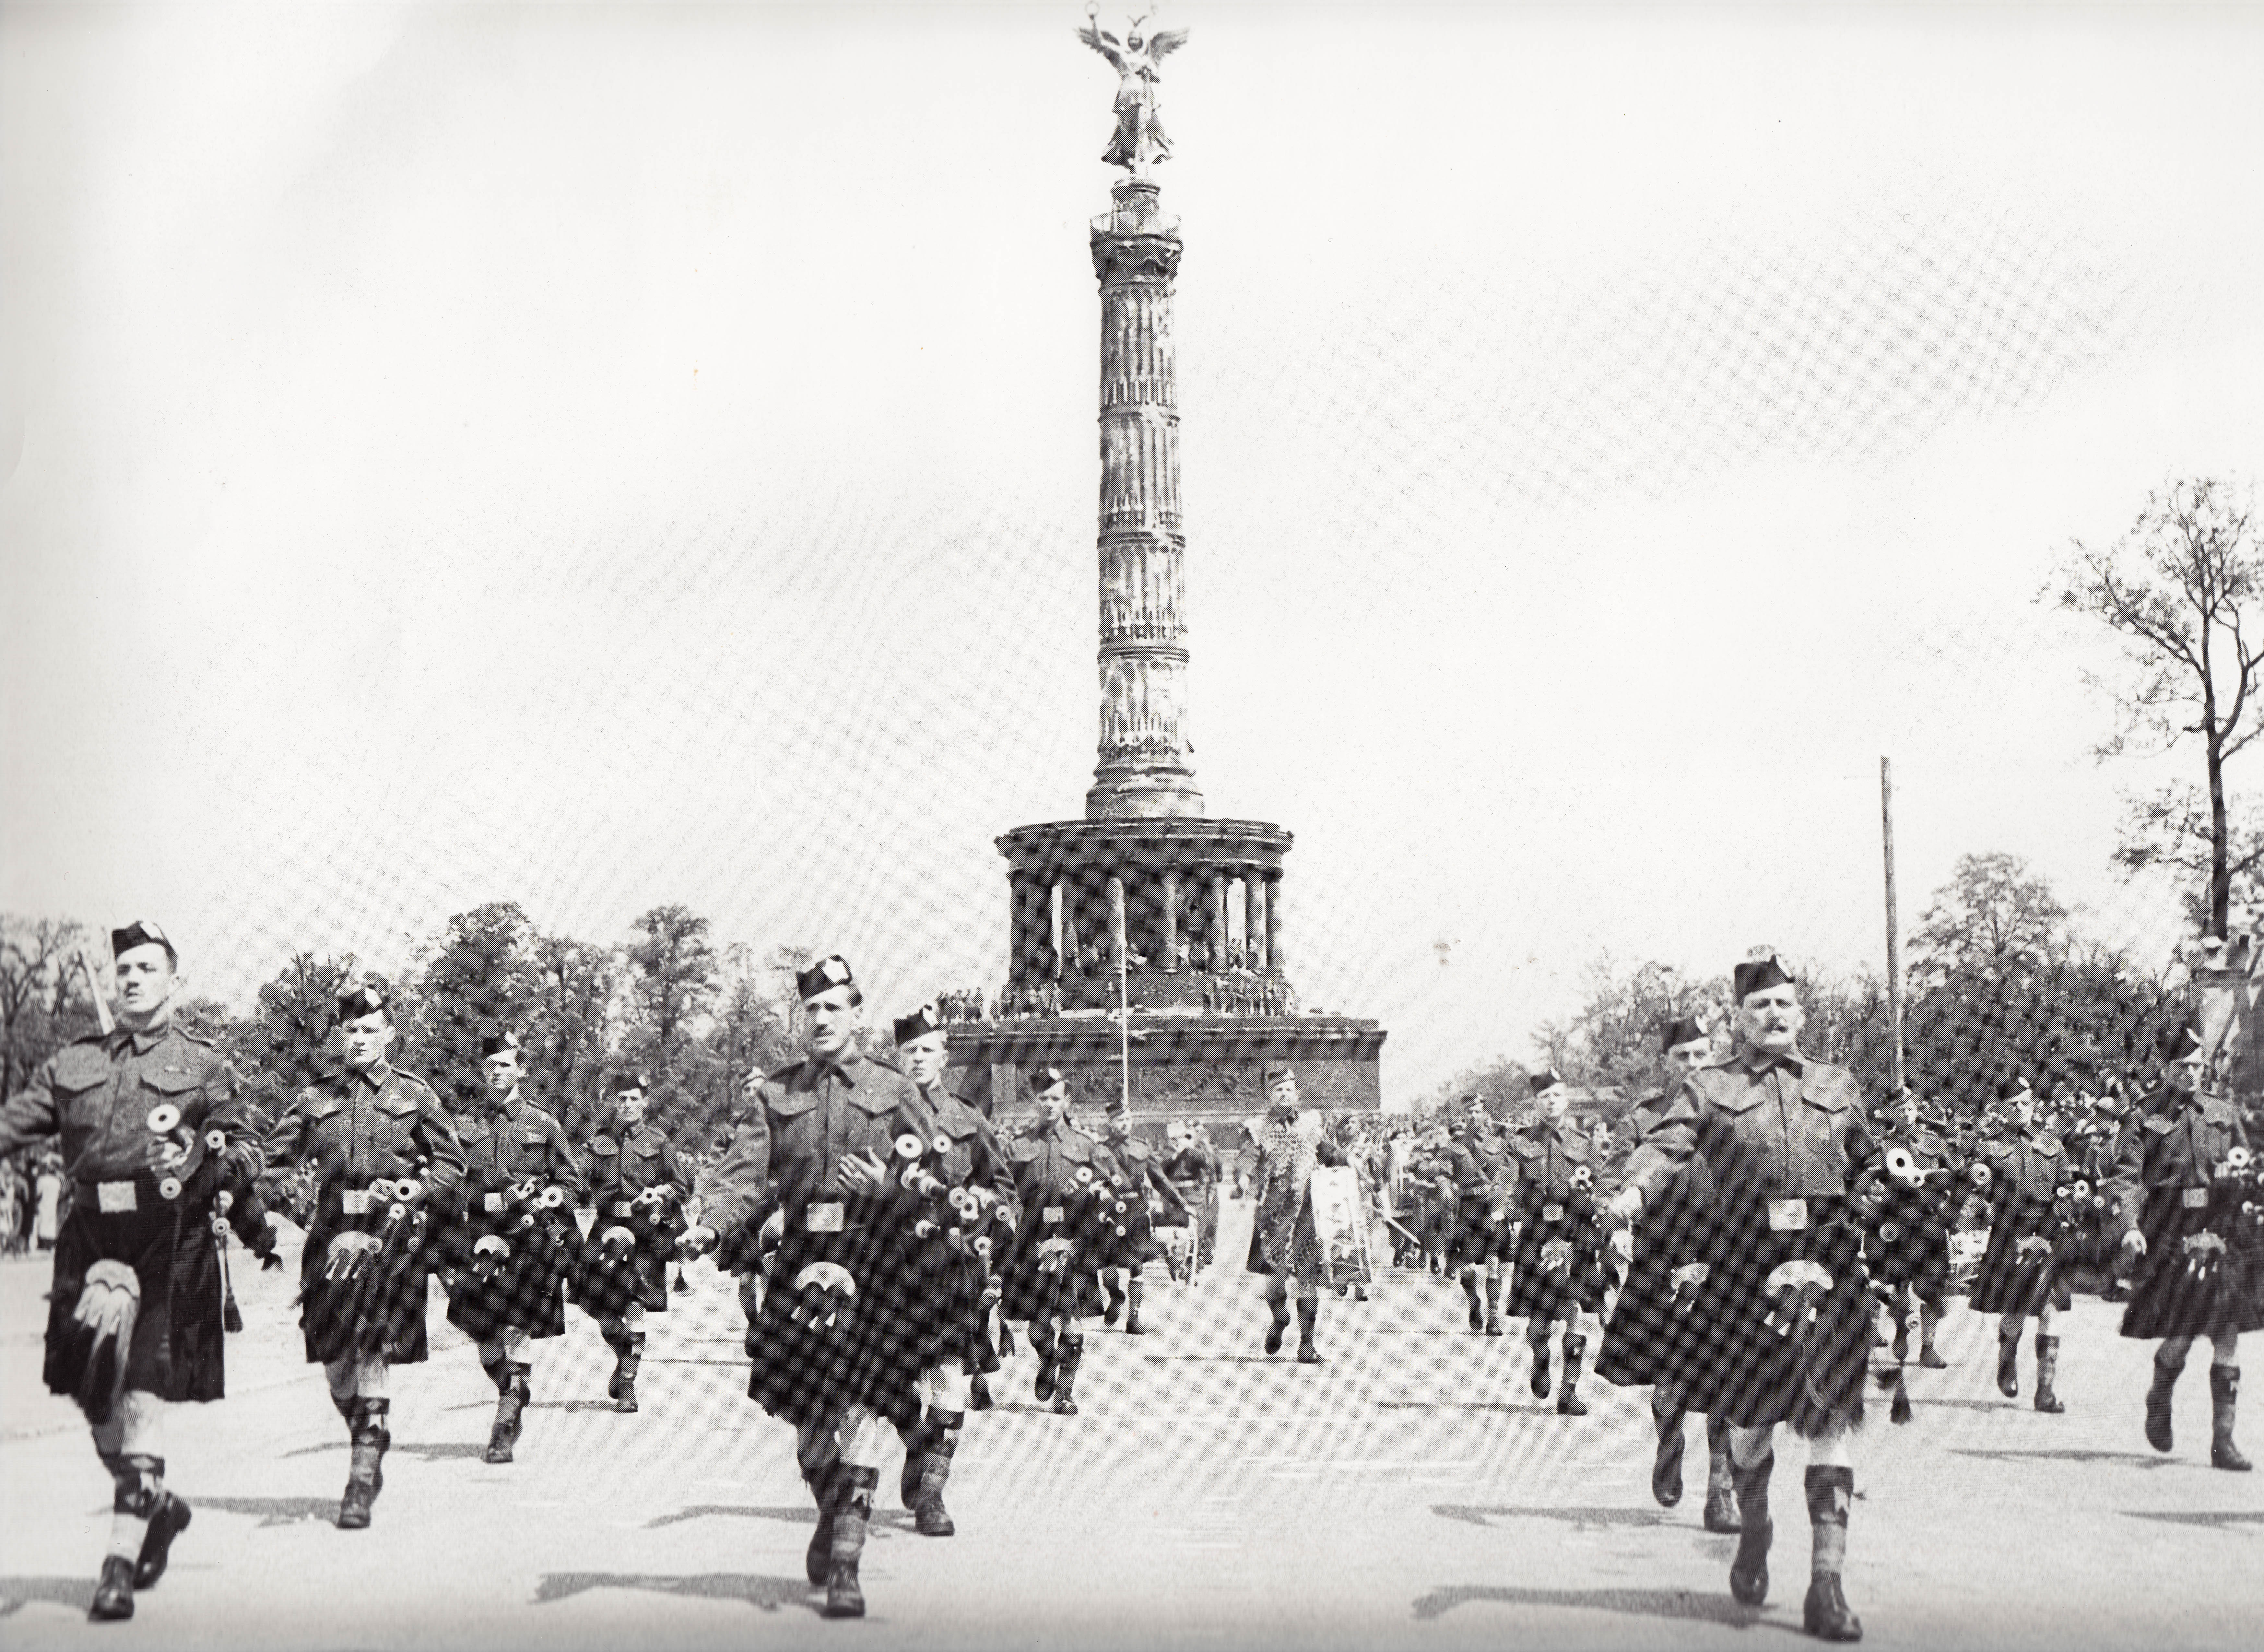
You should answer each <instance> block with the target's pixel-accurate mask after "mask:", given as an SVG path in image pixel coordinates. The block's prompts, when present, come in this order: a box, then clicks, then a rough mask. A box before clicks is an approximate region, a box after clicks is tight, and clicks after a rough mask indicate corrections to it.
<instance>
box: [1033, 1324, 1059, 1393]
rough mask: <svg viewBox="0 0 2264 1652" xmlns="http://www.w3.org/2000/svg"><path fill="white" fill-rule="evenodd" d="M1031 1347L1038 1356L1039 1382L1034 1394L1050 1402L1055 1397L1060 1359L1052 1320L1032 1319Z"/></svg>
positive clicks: (1035, 1386)
mask: <svg viewBox="0 0 2264 1652" xmlns="http://www.w3.org/2000/svg"><path fill="white" fill-rule="evenodd" d="M1030 1347H1031V1348H1032V1350H1034V1351H1035V1352H1036V1354H1037V1356H1038V1380H1037V1382H1036V1384H1035V1385H1034V1388H1033V1390H1032V1392H1033V1393H1034V1394H1035V1395H1036V1396H1037V1397H1038V1398H1039V1399H1040V1400H1050V1399H1052V1398H1053V1397H1054V1374H1055V1371H1056V1367H1057V1364H1058V1359H1059V1356H1058V1355H1057V1354H1056V1351H1055V1347H1054V1322H1053V1321H1052V1320H1051V1319H1050V1318H1045V1319H1041V1318H1037V1317H1035V1316H1033V1317H1032V1318H1031V1320H1030Z"/></svg>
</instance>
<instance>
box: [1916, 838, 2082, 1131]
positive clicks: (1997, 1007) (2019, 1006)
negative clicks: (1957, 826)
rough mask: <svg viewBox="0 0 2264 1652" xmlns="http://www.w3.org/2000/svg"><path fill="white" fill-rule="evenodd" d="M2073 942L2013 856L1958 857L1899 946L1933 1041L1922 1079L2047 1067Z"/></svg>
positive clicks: (1986, 1078)
mask: <svg viewBox="0 0 2264 1652" xmlns="http://www.w3.org/2000/svg"><path fill="white" fill-rule="evenodd" d="M2071 949H2072V938H2071V937H2070V935H2069V933H2068V923H2067V909H2065V908H2064V907H2063V906H2061V905H2060V903H2059V902H2058V900H2057V898H2055V897H2054V895H2052V892H2051V888H2050V885H2049V884H2048V883H2047V882H2046V881H2045V880H2043V879H2042V878H2040V877H2038V876H2036V875H2035V873H2032V872H2030V871H2029V870H2028V866H2027V864H2026V863H2025V862H2024V861H2022V860H2021V859H2019V857H2017V856H2014V855H2007V854H1985V855H1966V856H1963V857H1962V858H1961V859H1959V860H1958V862H1957V865H1956V870H1955V871H1954V872H1953V873H1951V876H1950V880H1949V882H1948V885H1946V886H1945V887H1944V888H1941V889H1940V890H1939V891H1937V892H1936V893H1935V895H1934V902H1933V904H1932V905H1931V906H1929V907H1928V908H1927V911H1926V916H1925V917H1923V918H1922V919H1920V920H1919V927H1918V929H1917V930H1916V931H1914V932H1913V933H1912V936H1911V938H1910V945H1909V947H1908V951H1909V953H1911V958H1912V969H1911V975H1912V981H1913V982H1914V983H1915V984H1916V986H1917V987H1918V988H1919V989H1920V990H1921V991H1922V992H1923V993H1924V994H1925V995H1926V997H1927V1019H1928V1021H1929V1022H1930V1024H1931V1025H1930V1026H1929V1033H1930V1035H1931V1037H1932V1038H1933V1039H1934V1040H1936V1041H1937V1043H1938V1047H1937V1048H1935V1049H1934V1051H1932V1052H1931V1054H1934V1057H1935V1059H1934V1061H1933V1063H1932V1064H1931V1072H1930V1076H1933V1077H1934V1079H1935V1082H1936V1083H1938V1084H1940V1085H1941V1088H1942V1089H1943V1090H1947V1091H1949V1092H1952V1093H1956V1092H1971V1091H1975V1090H1980V1089H1982V1088H1984V1087H1985V1086H1986V1085H1987V1084H1989V1083H1993V1082H1994V1081H1995V1080H1996V1079H1998V1078H2001V1077H2004V1076H2006V1075H2008V1074H2011V1073H2013V1072H2015V1071H2019V1070H2021V1069H2025V1068H2030V1067H2035V1068H2045V1067H2048V1066H2050V1064H2051V1062H2052V1057H2053V1056H2054V1055H2055V1054H2057V1051H2056V1050H2055V1049H2054V1048H2053V1045H2054V1043H2055V1041H2056V1040H2055V1039H2054V1037H2053V1034H2054V1032H2055V1031H2056V1029H2057V1022H2058V1020H2059V1018H2060V1011H2061V1010H2062V1008H2063V1006H2064V997H2065V994H2066V989H2067V968H2066V964H2067V960H2068V957H2069V954H2070V952H2071ZM2030 1077H2031V1079H2032V1081H2033V1082H2039V1083H2041V1082H2043V1081H2042V1079H2041V1078H2040V1077H2039V1076H2036V1075H2035V1074H2031V1075H2030Z"/></svg>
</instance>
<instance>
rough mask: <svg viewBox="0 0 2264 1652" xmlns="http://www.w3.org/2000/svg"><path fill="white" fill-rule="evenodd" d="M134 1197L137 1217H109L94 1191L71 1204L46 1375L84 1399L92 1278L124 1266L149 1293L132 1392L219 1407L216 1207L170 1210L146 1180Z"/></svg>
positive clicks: (137, 1326) (222, 1382)
mask: <svg viewBox="0 0 2264 1652" xmlns="http://www.w3.org/2000/svg"><path fill="white" fill-rule="evenodd" d="M134 1192H135V1204H136V1206H137V1208H135V1209H134V1210H131V1211H121V1212H117V1213H113V1214H109V1215H104V1214H101V1213H100V1212H99V1211H98V1210H97V1209H96V1208H95V1199H94V1196H93V1194H92V1192H91V1190H87V1191H84V1192H82V1194H81V1195H80V1196H79V1197H76V1198H74V1199H72V1200H71V1206H70V1209H69V1212H68V1213H67V1214H65V1215H64V1217H63V1220H62V1226H61V1227H60V1228H58V1229H57V1230H56V1234H55V1250H54V1286H53V1288H52V1290H51V1291H50V1292H49V1293H48V1297H47V1349H46V1359H45V1360H44V1361H43V1371H42V1375H43V1376H44V1378H45V1379H46V1381H47V1388H49V1390H50V1391H51V1392H53V1393H56V1394H62V1395H69V1394H71V1393H72V1392H74V1391H75V1389H76V1387H77V1375H78V1373H77V1370H76V1364H77V1362H76V1361H75V1360H74V1359H72V1357H71V1352H70V1350H71V1346H72V1343H73V1340H74V1337H73V1330H72V1328H73V1326H74V1324H75V1323H76V1314H77V1310H78V1298H79V1293H80V1291H81V1290H82V1289H83V1288H84V1286H85V1284H86V1271H87V1270H88V1269H89V1268H91V1267H92V1266H93V1265H94V1264H96V1263H98V1262H123V1263H125V1264H127V1265H129V1266H130V1267H132V1268H133V1270H134V1278H135V1279H137V1280H139V1281H140V1283H141V1286H142V1305H141V1309H140V1311H139V1313H138V1314H137V1315H136V1316H135V1318H134V1336H133V1338H132V1340H131V1341H130V1343H129V1344H127V1350H126V1373H125V1386H126V1387H127V1388H135V1389H140V1390H142V1392H144V1393H149V1394H155V1395H158V1396H159V1397H161V1398H163V1399H167V1400H192V1401H196V1402H200V1403H202V1402H207V1401H211V1400H217V1399H219V1398H221V1396H222V1395H224V1394H225V1393H226V1392H227V1388H228V1385H227V1381H226V1371H225V1368H224V1362H223V1359H222V1357H221V1344H222V1338H223V1333H222V1331H221V1271H220V1252H219V1250H218V1249H217V1248H216V1247H215V1246H214V1243H213V1234H212V1221H213V1211H214V1206H213V1201H212V1198H211V1196H210V1195H209V1194H207V1195H206V1196H205V1197H204V1198H203V1199H196V1200H193V1201H191V1200H187V1199H184V1200H183V1201H181V1202H180V1203H179V1204H178V1205H167V1204H165V1203H164V1202H163V1200H161V1199H158V1198H157V1197H156V1177H154V1176H151V1175H143V1176H138V1177H135V1178H134Z"/></svg>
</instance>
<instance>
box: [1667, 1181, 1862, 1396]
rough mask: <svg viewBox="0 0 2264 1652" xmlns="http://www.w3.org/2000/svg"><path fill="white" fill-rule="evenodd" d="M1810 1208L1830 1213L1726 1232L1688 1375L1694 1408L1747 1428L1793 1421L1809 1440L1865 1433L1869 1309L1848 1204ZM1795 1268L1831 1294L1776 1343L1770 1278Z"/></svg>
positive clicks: (1686, 1387) (1686, 1391)
mask: <svg viewBox="0 0 2264 1652" xmlns="http://www.w3.org/2000/svg"><path fill="white" fill-rule="evenodd" d="M1808 1203H1809V1204H1810V1206H1811V1207H1814V1206H1823V1207H1824V1209H1825V1216H1824V1218H1823V1220H1821V1221H1818V1222H1816V1223H1815V1224H1814V1225H1812V1226H1810V1227H1808V1228H1801V1229H1797V1230H1795V1231H1791V1232H1783V1233H1779V1232H1772V1231H1771V1230H1769V1229H1767V1228H1744V1227H1735V1228H1733V1227H1729V1226H1726V1225H1725V1226H1724V1227H1723V1229H1722V1233H1721V1236H1720V1237H1719V1238H1718V1239H1717V1240H1716V1243H1715V1248H1714V1260H1713V1263H1712V1264H1711V1266H1710V1268H1709V1271H1708V1272H1707V1275H1706V1304H1705V1310H1704V1312H1703V1314H1702V1317H1701V1319H1700V1322H1699V1324H1698V1328H1697V1333H1696V1335H1695V1336H1694V1337H1692V1339H1691V1344H1690V1360H1689V1365H1688V1366H1687V1373H1686V1374H1685V1376H1684V1378H1683V1403H1684V1405H1685V1406H1687V1408H1688V1409H1691V1410H1694V1411H1705V1412H1708V1413H1709V1414H1711V1415H1713V1416H1716V1417H1726V1418H1727V1419H1728V1420H1729V1421H1730V1422H1731V1423H1732V1424H1736V1425H1737V1426H1738V1427H1741V1428H1760V1427H1761V1426H1763V1425H1765V1424H1772V1423H1789V1424H1792V1425H1793V1427H1794V1428H1795V1429H1796V1431H1799V1432H1800V1433H1803V1434H1806V1435H1810V1436H1813V1435H1817V1434H1820V1433H1824V1432H1826V1431H1830V1430H1832V1429H1856V1428H1861V1426H1862V1424H1863V1384H1864V1381H1865V1380H1866V1378H1867V1377H1868V1375H1869V1365H1870V1351H1871V1335H1870V1333H1871V1319H1872V1309H1871V1306H1870V1300H1869V1286H1867V1284H1866V1282H1865V1280H1864V1278H1863V1270H1862V1264H1861V1260H1860V1258H1859V1257H1858V1255H1857V1250H1856V1235H1855V1234H1854V1232H1852V1231H1850V1230H1849V1229H1847V1228H1844V1227H1842V1226H1841V1225H1840V1221H1839V1220H1838V1214H1839V1210H1840V1207H1841V1206H1842V1205H1843V1201H1841V1200H1838V1199H1830V1200H1825V1199H1810V1200H1809V1201H1808ZM1789 1262H1810V1263H1815V1264H1819V1265H1821V1266H1822V1267H1823V1268H1824V1269H1825V1272H1826V1273H1827V1274H1828V1275H1829V1276H1830V1279H1831V1288H1830V1289H1829V1290H1828V1291H1825V1292H1824V1293H1820V1294H1818V1296H1817V1298H1816V1299H1815V1300H1814V1301H1813V1302H1812V1303H1811V1304H1810V1306H1812V1307H1813V1308H1815V1309H1816V1314H1815V1316H1814V1317H1813V1318H1809V1317H1807V1316H1806V1315H1802V1316H1801V1317H1800V1318H1799V1319H1798V1320H1797V1321H1796V1322H1795V1323H1794V1325H1793V1327H1792V1331H1791V1334H1789V1335H1785V1336H1779V1335H1778V1334H1777V1328H1776V1327H1775V1326H1774V1325H1772V1324H1770V1323H1769V1315H1770V1310H1771V1301H1770V1298H1769V1293H1768V1279H1769V1277H1770V1275H1771V1274H1772V1273H1773V1272H1774V1271H1775V1270H1776V1269H1777V1268H1778V1267H1780V1266H1781V1265H1783V1264H1786V1263H1789Z"/></svg>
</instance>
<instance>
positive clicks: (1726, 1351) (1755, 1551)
mask: <svg viewBox="0 0 2264 1652" xmlns="http://www.w3.org/2000/svg"><path fill="white" fill-rule="evenodd" d="M1731 989H1732V992H1733V994H1734V996H1735V998H1736V1003H1737V1029H1738V1040H1739V1044H1738V1052H1737V1054H1734V1055H1731V1056H1730V1057H1728V1058H1727V1059H1725V1060H1723V1061H1714V1062H1711V1063H1709V1064H1707V1065H1705V1066H1702V1067H1700V1068H1699V1069H1697V1070H1696V1071H1694V1072H1693V1073H1692V1074H1691V1075H1690V1076H1688V1077H1687V1079H1685V1080H1684V1081H1683V1083H1682V1085H1681V1087H1680V1089H1678V1090H1676V1091H1675V1092H1674V1097H1673V1099H1672V1100H1671V1101H1669V1102H1668V1103H1667V1106H1666V1111H1665V1113H1663V1114H1662V1115H1661V1116H1660V1117H1659V1118H1658V1119H1656V1120H1655V1121H1654V1122H1653V1123H1652V1124H1651V1127H1650V1128H1649V1129H1648V1130H1646V1131H1645V1132H1644V1139H1643V1141H1642V1142H1641V1143H1640V1144H1639V1145H1638V1146H1637V1147H1636V1149H1635V1151H1634V1152H1633V1153H1632V1154H1630V1155H1629V1158H1628V1163H1627V1171H1626V1176H1627V1185H1626V1186H1625V1187H1624V1188H1623V1189H1622V1191H1621V1192H1620V1194H1619V1197H1618V1198H1617V1199H1615V1200H1614V1201H1613V1214H1614V1215H1615V1217H1616V1218H1618V1219H1619V1220H1620V1221H1622V1222H1623V1223H1624V1222H1631V1221H1634V1220H1635V1219H1636V1217H1637V1216H1639V1215H1640V1214H1642V1211H1643V1208H1644V1202H1645V1200H1646V1199H1650V1198H1653V1197H1656V1196H1657V1195H1658V1193H1659V1192H1661V1190H1663V1189H1664V1188H1665V1186H1666V1185H1667V1183H1668V1181H1669V1180H1670V1179H1671V1178H1672V1177H1673V1176H1674V1174H1675V1173H1676V1172H1677V1171H1679V1170H1680V1169H1681V1168H1682V1167H1683V1166H1684V1165H1686V1164H1687V1163H1690V1161H1691V1160H1692V1159H1693V1158H1694V1157H1700V1156H1702V1157H1703V1158H1704V1159H1705V1161H1706V1168H1707V1170H1708V1171H1709V1174H1710V1175H1711V1177H1712V1179H1713V1183H1714V1185H1715V1187H1716V1189H1717V1190H1719V1192H1720V1195H1721V1200H1722V1226H1721V1230H1720V1233H1719V1235H1717V1237H1716V1241H1715V1254H1714V1264H1713V1266H1712V1268H1711V1270H1710V1271H1709V1272H1708V1274H1707V1276H1706V1298H1707V1308H1706V1320H1705V1322H1704V1323H1702V1325H1701V1326H1700V1328H1699V1330H1698V1334H1697V1337H1696V1339H1695V1341H1694V1345H1693V1347H1692V1351H1691V1358H1690V1364H1689V1368H1688V1374H1687V1376H1686V1377H1685V1378H1684V1384H1685V1388H1686V1391H1687V1392H1688V1393H1689V1394H1690V1395H1691V1397H1692V1400H1693V1402H1694V1403H1695V1404H1701V1405H1703V1406H1705V1407H1706V1408H1707V1409H1709V1410H1711V1411H1713V1412H1715V1413H1716V1415H1721V1416H1725V1417H1727V1418H1728V1419H1729V1422H1730V1424H1731V1429H1730V1463H1731V1468H1730V1473H1731V1480H1732V1482H1734V1484H1735V1486H1736V1488H1737V1495H1738V1519H1739V1527H1740V1532H1739V1536H1738V1553H1737V1557H1736V1559H1735V1560H1733V1561H1731V1565H1730V1592H1731V1594H1732V1595H1733V1596H1735V1597H1736V1598H1737V1599H1738V1601H1739V1602H1740V1603H1742V1604H1744V1605H1749V1606H1757V1605H1760V1604H1761V1602H1762V1601H1764V1600H1765V1599H1767V1598H1768V1552H1769V1544H1770V1540H1771V1538H1772V1537H1773V1536H1774V1528H1773V1527H1772V1526H1771V1525H1770V1522H1769V1507H1768V1482H1769V1475H1770V1473H1771V1471H1772V1470H1773V1469H1774V1467H1775V1466H1776V1454H1775V1452H1774V1436H1775V1433H1776V1427H1777V1424H1780V1423H1783V1424H1789V1425H1790V1426H1791V1428H1792V1429H1793V1431H1795V1432H1796V1433H1798V1434H1801V1435H1803V1436H1805V1437H1806V1438H1807V1440H1808V1449H1809V1467H1808V1474H1807V1492H1808V1518H1809V1523H1810V1529H1811V1532H1812V1533H1813V1540H1814V1548H1813V1551H1812V1554H1811V1558H1810V1568H1809V1584H1808V1596H1807V1598H1806V1600H1805V1601H1804V1602H1803V1605H1802V1609H1801V1624H1802V1627H1803V1628H1804V1629H1806V1631H1807V1632H1808V1633H1809V1634H1813V1635H1818V1636H1820V1637H1822V1638H1823V1639H1825V1640H1827V1641H1854V1640H1860V1639H1861V1636H1862V1633H1863V1627H1862V1623H1861V1619H1858V1618H1857V1617H1856V1616H1855V1614H1854V1612H1853V1611H1852V1610H1851V1609H1850V1608H1849V1606H1848V1605H1847V1595H1846V1592H1845V1590H1844V1589H1843V1587H1842V1584H1841V1581H1840V1573H1841V1569H1842V1567H1843V1565H1844V1563H1845V1561H1846V1556H1847V1512H1848V1509H1849V1507H1850V1506H1851V1504H1852V1503H1853V1501H1854V1490H1855V1472H1854V1467H1852V1462H1851V1458H1850V1453H1849V1450H1848V1439H1849V1436H1850V1434H1851V1432H1852V1431H1854V1429H1855V1428H1857V1427H1859V1426H1860V1425H1861V1422H1862V1415H1863V1383H1864V1379H1865V1375H1866V1371H1867V1367H1868V1364H1869V1340H1870V1339H1869V1326H1870V1322H1871V1316H1870V1309H1869V1303H1868V1301H1867V1300H1866V1298H1865V1296H1864V1285H1863V1275H1862V1268H1861V1261H1860V1258H1859V1257H1858V1254H1857V1233H1856V1227H1855V1225H1854V1224H1851V1223H1848V1222H1846V1221H1842V1220H1841V1218H1842V1217H1843V1216H1845V1215H1854V1217H1856V1218H1857V1220H1858V1221H1860V1219H1861V1215H1862V1214H1864V1212H1865V1211H1866V1210H1867V1209H1868V1208H1869V1206H1871V1205H1872V1204H1874V1203H1876V1199H1877V1198H1878V1195H1879V1177H1878V1173H1877V1170H1876V1159H1877V1156H1878V1149H1877V1148H1876V1147H1875V1146H1874V1144H1873V1142H1872V1141H1871V1133H1870V1131H1869V1128H1867V1127H1866V1126H1865V1125H1864V1122H1863V1113H1862V1107H1861V1094H1860V1092H1859V1091H1858V1090H1857V1088H1856V1084H1855V1080H1854V1076H1853V1075H1852V1074H1850V1073H1848V1072H1847V1070H1846V1069H1843V1068H1838V1067H1830V1066H1827V1065H1825V1063H1824V1062H1822V1061H1813V1060H1810V1058H1809V1057H1807V1056H1805V1055H1803V1054H1801V1053H1800V1048H1799V1037H1800V1028H1801V1022H1802V1013H1801V1008H1800V998H1799V995H1798V993H1797V992H1796V989H1795V988H1794V984H1793V981H1792V977H1791V976H1789V975H1787V974H1786V973H1785V971H1784V968H1783V967H1782V966H1781V964H1779V963H1778V962H1777V960H1775V959H1774V958H1772V959H1769V960H1767V961H1766V962H1762V963H1742V964H1739V965H1738V967H1737V969H1736V972H1735V975H1734V977H1733V979H1732V981H1731Z"/></svg>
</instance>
